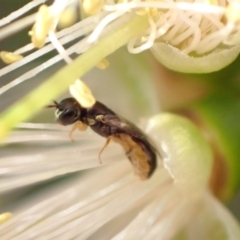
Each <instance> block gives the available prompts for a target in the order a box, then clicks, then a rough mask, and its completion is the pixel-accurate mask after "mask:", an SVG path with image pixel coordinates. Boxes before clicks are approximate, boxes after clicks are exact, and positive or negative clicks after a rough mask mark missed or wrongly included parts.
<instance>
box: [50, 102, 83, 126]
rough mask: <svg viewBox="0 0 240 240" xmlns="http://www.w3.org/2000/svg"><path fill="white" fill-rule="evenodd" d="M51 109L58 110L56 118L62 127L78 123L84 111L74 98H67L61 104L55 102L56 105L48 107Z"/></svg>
mask: <svg viewBox="0 0 240 240" xmlns="http://www.w3.org/2000/svg"><path fill="white" fill-rule="evenodd" d="M51 107H55V108H56V112H55V116H56V118H57V122H58V123H59V124H61V125H70V124H72V123H74V122H76V121H78V120H79V117H80V115H81V110H82V108H81V106H80V105H79V103H78V102H77V101H76V100H75V99H74V98H65V99H63V100H62V101H61V102H59V103H57V102H56V101H54V105H48V106H47V108H51Z"/></svg>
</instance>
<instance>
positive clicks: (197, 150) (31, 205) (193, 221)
mask: <svg viewBox="0 0 240 240" xmlns="http://www.w3.org/2000/svg"><path fill="white" fill-rule="evenodd" d="M22 127H24V125H22ZM25 127H27V128H31V127H32V128H33V129H35V130H32V131H19V132H13V133H12V135H11V136H10V137H9V138H8V139H7V140H6V143H8V145H7V146H8V147H7V150H8V151H6V152H4V155H5V156H4V157H2V159H1V166H0V171H1V176H2V181H1V183H0V190H1V192H2V196H4V195H3V194H4V192H7V193H9V191H10V193H11V192H12V191H14V192H15V193H16V194H17V193H19V192H20V193H21V191H22V190H21V189H23V188H22V187H24V186H26V185H29V184H33V183H37V182H39V181H43V180H47V179H50V178H52V177H56V176H59V175H63V174H67V173H70V172H75V171H79V170H81V169H87V168H91V167H97V166H100V165H99V162H98V160H97V153H98V151H99V149H100V148H101V146H102V145H103V143H104V139H102V138H100V137H98V136H96V134H94V133H92V132H87V133H85V134H83V133H81V134H79V138H78V139H77V140H76V142H74V143H72V142H69V141H68V138H67V133H66V131H64V130H61V129H60V128H59V127H56V126H55V125H38V124H32V125H31V124H26V125H25ZM36 128H39V129H44V130H41V131H38V130H37V129H36ZM47 128H49V129H50V130H47ZM147 132H148V134H149V135H150V136H151V137H152V138H153V139H154V140H155V143H156V144H157V147H158V148H160V149H161V154H162V156H163V159H162V160H163V162H162V160H160V159H159V162H158V167H157V170H156V172H155V173H154V175H153V176H152V177H151V178H150V179H149V180H146V181H140V180H139V179H138V177H136V176H134V175H133V171H132V170H131V166H130V164H129V162H128V160H127V159H126V157H125V156H124V155H123V154H121V150H120V149H119V151H118V149H116V146H115V147H114V145H111V146H109V148H108V150H107V151H106V152H105V153H104V154H103V158H104V159H103V163H104V164H105V165H106V164H107V166H104V167H101V168H96V169H94V170H88V171H84V172H83V173H82V172H81V173H79V174H75V175H68V177H67V178H65V181H59V182H55V183H53V184H51V185H50V186H47V185H46V186H45V187H44V188H43V189H40V190H36V192H35V193H34V195H32V196H28V198H25V199H24V198H23V199H22V200H21V199H20V200H18V199H17V197H16V198H15V197H14V195H11V194H10V195H8V196H10V197H11V198H12V200H14V198H15V200H14V203H15V204H9V205H8V204H7V203H6V204H5V205H3V206H2V209H5V211H10V212H12V213H13V217H12V219H10V220H8V221H6V222H5V223H4V224H3V225H2V226H1V227H0V235H1V239H7V240H10V239H17V240H20V239H24V240H26V239H64V240H67V239H158V240H161V239H164V240H168V239H177V236H178V235H179V234H180V235H181V236H182V239H188V240H190V239H191V240H202V239H211V240H215V239H216V240H219V239H220V238H219V237H221V239H228V240H237V239H239V236H240V229H239V226H238V224H237V223H236V221H235V220H234V219H233V217H232V216H231V215H230V214H229V213H228V212H227V211H226V210H225V209H224V208H223V206H222V205H221V204H220V203H219V202H218V201H217V200H216V199H215V198H214V197H213V196H212V195H211V193H209V191H208V190H207V182H208V179H209V177H210V171H211V165H212V159H211V154H210V150H209V148H208V146H207V145H206V143H205V142H204V140H203V139H202V137H201V136H200V135H199V133H198V131H197V129H196V128H195V127H194V126H193V125H192V124H191V123H189V122H188V121H187V120H185V119H183V118H181V117H176V116H174V115H171V114H163V115H157V116H155V117H153V118H151V119H150V120H149V122H148V124H147ZM19 144H20V145H21V148H18V147H17V146H18V145H19ZM11 145H13V147H14V148H11ZM10 149H12V151H11V154H10V153H9V150H10ZM39 150H42V151H39ZM110 163H111V164H110ZM164 166H165V167H164ZM35 188H37V186H36V185H32V189H35Z"/></svg>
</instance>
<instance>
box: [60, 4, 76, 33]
mask: <svg viewBox="0 0 240 240" xmlns="http://www.w3.org/2000/svg"><path fill="white" fill-rule="evenodd" d="M76 21H77V12H76V9H75V8H74V7H68V8H66V9H64V11H63V12H62V13H61V15H60V18H59V22H58V27H59V28H66V27H69V26H71V25H73V24H74V23H75V22H76Z"/></svg>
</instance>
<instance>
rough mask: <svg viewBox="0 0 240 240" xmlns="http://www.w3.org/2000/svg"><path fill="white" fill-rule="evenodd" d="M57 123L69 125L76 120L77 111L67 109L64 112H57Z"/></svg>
mask: <svg viewBox="0 0 240 240" xmlns="http://www.w3.org/2000/svg"><path fill="white" fill-rule="evenodd" d="M57 119H58V122H59V123H61V124H63V125H69V124H72V123H74V122H76V121H77V120H78V111H77V110H76V109H74V108H68V109H65V110H64V111H59V114H58V115H57Z"/></svg>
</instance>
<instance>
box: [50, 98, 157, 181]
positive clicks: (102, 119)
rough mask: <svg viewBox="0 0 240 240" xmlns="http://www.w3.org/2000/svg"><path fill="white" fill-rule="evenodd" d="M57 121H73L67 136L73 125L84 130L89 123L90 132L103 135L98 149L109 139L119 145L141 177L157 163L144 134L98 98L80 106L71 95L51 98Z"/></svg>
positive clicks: (61, 122)
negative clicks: (59, 98)
mask: <svg viewBox="0 0 240 240" xmlns="http://www.w3.org/2000/svg"><path fill="white" fill-rule="evenodd" d="M47 107H48V108H50V107H55V108H56V117H57V122H58V123H59V124H61V125H70V124H74V125H73V128H72V130H71V132H70V138H71V139H72V137H71V135H72V133H73V131H75V130H76V129H78V130H81V131H84V130H86V128H87V127H88V126H89V127H90V128H91V129H92V130H93V131H94V132H96V133H98V134H99V135H101V136H103V137H105V138H107V141H106V143H105V145H104V146H103V148H102V150H101V151H100V152H99V160H100V163H101V158H100V156H101V153H102V152H103V150H104V149H105V148H106V147H107V146H108V144H109V143H110V141H114V142H117V143H119V144H121V145H122V147H123V148H124V150H125V153H126V155H127V157H128V158H129V160H130V162H131V163H132V165H133V167H134V170H135V173H136V174H137V175H138V176H139V177H140V178H141V179H142V180H145V179H147V178H149V177H150V176H151V175H152V174H153V172H154V170H155V169H156V166H157V157H156V153H157V151H156V149H155V147H154V146H153V145H152V144H151V143H150V142H149V140H148V138H147V137H146V135H145V134H144V133H143V132H142V131H141V130H140V129H139V128H137V127H136V126H135V125H134V124H133V123H131V122H129V121H127V120H125V119H124V118H122V117H120V116H118V115H117V114H116V113H114V112H113V111H112V110H110V109H109V108H107V107H106V106H105V105H103V104H102V103H100V102H96V103H95V104H94V105H93V106H92V107H90V108H83V107H82V106H80V104H79V103H78V102H77V101H76V100H75V99H74V98H66V99H63V100H62V101H61V102H60V103H57V102H56V101H54V105H48V106H47Z"/></svg>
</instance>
